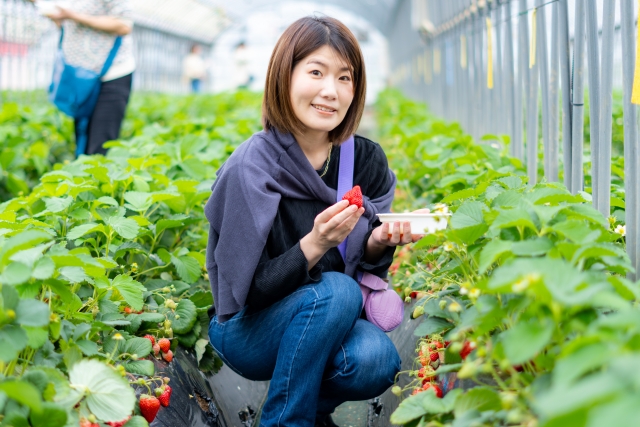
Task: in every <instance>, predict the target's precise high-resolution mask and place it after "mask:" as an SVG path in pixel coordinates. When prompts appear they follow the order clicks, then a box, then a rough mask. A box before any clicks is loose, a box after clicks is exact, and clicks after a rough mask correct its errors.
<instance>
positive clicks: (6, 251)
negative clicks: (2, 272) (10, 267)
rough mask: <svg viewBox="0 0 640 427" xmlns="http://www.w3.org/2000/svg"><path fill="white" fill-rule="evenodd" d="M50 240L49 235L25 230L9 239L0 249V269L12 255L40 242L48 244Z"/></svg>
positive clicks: (38, 231)
mask: <svg viewBox="0 0 640 427" xmlns="http://www.w3.org/2000/svg"><path fill="white" fill-rule="evenodd" d="M52 238H53V237H52V236H51V235H50V234H49V233H46V232H44V231H40V230H27V231H23V232H21V233H19V234H16V235H15V236H13V237H10V238H9V239H7V240H6V241H5V242H4V244H3V245H2V248H0V268H1V267H2V266H4V265H6V264H7V261H8V260H9V258H10V257H11V255H13V254H14V253H16V252H18V251H21V250H23V249H29V248H32V247H34V246H36V245H38V244H40V243H42V242H48V241H50V240H51V239H52Z"/></svg>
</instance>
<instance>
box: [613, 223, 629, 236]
mask: <svg viewBox="0 0 640 427" xmlns="http://www.w3.org/2000/svg"><path fill="white" fill-rule="evenodd" d="M614 231H615V232H616V233H618V234H620V235H621V236H622V237H624V236H626V235H627V226H626V225H618V226H617V227H616V229H615V230H614Z"/></svg>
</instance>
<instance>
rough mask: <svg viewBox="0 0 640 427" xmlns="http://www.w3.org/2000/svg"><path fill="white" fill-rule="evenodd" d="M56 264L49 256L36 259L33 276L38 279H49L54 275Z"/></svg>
mask: <svg viewBox="0 0 640 427" xmlns="http://www.w3.org/2000/svg"><path fill="white" fill-rule="evenodd" d="M55 269H56V265H55V263H54V262H53V261H52V260H51V258H49V257H48V256H45V257H42V258H40V259H39V260H38V261H36V263H35V265H34V266H33V271H32V272H31V277H33V278H34V279H36V280H47V279H50V278H51V277H53V273H54V272H55Z"/></svg>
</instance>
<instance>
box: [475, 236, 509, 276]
mask: <svg viewBox="0 0 640 427" xmlns="http://www.w3.org/2000/svg"><path fill="white" fill-rule="evenodd" d="M512 244H513V242H510V241H505V240H500V239H493V240H491V241H489V243H487V244H486V246H485V247H484V248H483V249H482V252H480V265H479V267H478V269H479V272H480V274H483V273H484V272H486V271H487V269H488V268H489V267H491V265H492V264H493V263H494V262H496V260H497V259H498V258H500V256H501V255H503V254H504V253H506V252H509V251H510V250H511V245H512Z"/></svg>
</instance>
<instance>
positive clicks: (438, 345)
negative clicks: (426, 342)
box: [435, 341, 444, 348]
mask: <svg viewBox="0 0 640 427" xmlns="http://www.w3.org/2000/svg"><path fill="white" fill-rule="evenodd" d="M435 344H436V348H442V347H444V344H442V343H441V342H440V341H436V343H435Z"/></svg>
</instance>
